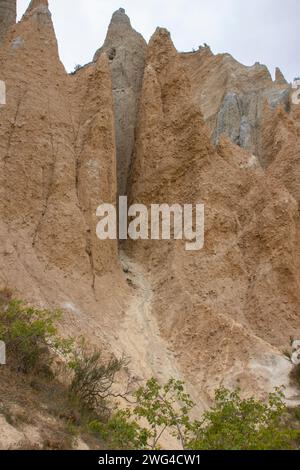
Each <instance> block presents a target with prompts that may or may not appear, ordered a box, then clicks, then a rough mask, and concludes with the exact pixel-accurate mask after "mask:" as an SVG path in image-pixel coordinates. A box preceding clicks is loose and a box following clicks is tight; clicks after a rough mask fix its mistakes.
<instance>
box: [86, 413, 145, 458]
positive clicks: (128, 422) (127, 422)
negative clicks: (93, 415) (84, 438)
mask: <svg viewBox="0 0 300 470" xmlns="http://www.w3.org/2000/svg"><path fill="white" fill-rule="evenodd" d="M89 430H90V431H91V432H92V433H93V434H95V435H97V436H99V437H100V438H101V439H103V440H104V441H105V442H106V444H107V446H108V447H109V448H110V449H113V450H144V449H148V440H149V438H150V432H149V430H148V429H146V428H143V427H141V426H140V425H139V424H138V423H137V422H136V421H135V420H134V419H132V414H131V412H130V411H129V410H126V411H118V412H117V413H116V414H115V415H114V416H112V418H111V419H109V420H108V422H106V423H102V422H100V421H97V420H95V421H92V422H91V423H89Z"/></svg>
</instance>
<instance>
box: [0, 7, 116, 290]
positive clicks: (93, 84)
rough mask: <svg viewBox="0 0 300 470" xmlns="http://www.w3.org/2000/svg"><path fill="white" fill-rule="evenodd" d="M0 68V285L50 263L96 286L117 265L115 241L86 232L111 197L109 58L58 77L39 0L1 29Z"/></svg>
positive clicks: (113, 184)
mask: <svg viewBox="0 0 300 470" xmlns="http://www.w3.org/2000/svg"><path fill="white" fill-rule="evenodd" d="M0 64H1V65H0V68H1V75H2V79H3V80H4V81H5V83H6V89H7V105H6V106H2V107H1V109H0V113H1V140H0V142H1V143H0V152H1V158H0V162H1V172H0V192H1V202H0V218H1V227H2V228H1V235H2V237H1V238H2V243H1V259H2V263H5V265H6V264H7V263H8V265H9V269H7V274H6V276H7V282H8V280H10V284H12V283H13V278H14V276H15V275H16V274H15V273H16V271H17V272H18V270H19V272H21V271H22V269H23V268H22V265H24V264H26V268H25V271H26V270H28V273H27V274H26V277H27V278H29V277H30V275H32V276H33V277H35V276H38V274H37V273H38V272H39V270H41V269H45V268H46V269H47V268H49V269H54V270H58V271H60V272H62V273H64V276H69V277H70V278H71V277H72V278H77V279H81V280H82V282H86V283H87V284H89V285H90V286H91V287H92V288H95V285H96V284H97V277H101V276H103V275H105V274H106V273H108V272H110V271H112V270H113V269H114V267H115V266H116V265H117V263H118V261H117V245H116V242H112V243H108V244H105V247H103V246H102V245H101V242H100V241H99V240H98V239H96V233H95V226H96V222H97V221H96V208H97V207H98V205H99V204H100V203H101V202H102V201H105V202H111V203H115V202H116V190H117V183H116V168H115V166H116V162H115V131H114V114H113V97H112V91H111V88H112V87H111V77H110V70H109V64H108V59H107V57H106V56H105V55H101V56H100V57H99V58H98V60H97V61H96V62H95V63H94V65H93V66H91V67H90V68H89V69H88V70H86V71H83V73H81V74H78V75H76V77H73V76H72V77H71V76H69V75H67V73H66V72H65V69H64V67H63V65H62V64H61V62H60V60H59V56H58V49H57V42H56V38H55V34H54V30H53V25H52V19H51V14H50V12H49V9H48V6H47V2H46V1H36V0H35V1H32V2H31V4H30V6H29V8H28V10H27V12H26V13H25V15H24V17H23V20H22V21H21V22H20V23H19V24H18V25H17V26H16V27H15V28H14V29H13V30H11V31H10V33H9V36H8V37H7V39H6V43H5V47H3V48H2V50H1V54H0ZM8 234H10V235H8ZM5 239H6V241H3V240H5ZM24 257H27V259H29V258H30V259H31V266H30V267H29V266H28V264H27V263H28V261H26V262H25V261H24V259H23V258H24ZM18 258H19V260H18ZM14 263H15V266H13V264H14ZM30 273H31V274H30ZM33 273H35V274H33ZM16 277H19V276H18V275H17V276H16ZM31 281H32V280H31ZM3 282H5V280H3ZM16 284H18V283H17V282H16ZM34 284H36V281H35V282H34ZM17 287H19V286H17ZM20 287H21V286H20ZM23 288H24V286H23Z"/></svg>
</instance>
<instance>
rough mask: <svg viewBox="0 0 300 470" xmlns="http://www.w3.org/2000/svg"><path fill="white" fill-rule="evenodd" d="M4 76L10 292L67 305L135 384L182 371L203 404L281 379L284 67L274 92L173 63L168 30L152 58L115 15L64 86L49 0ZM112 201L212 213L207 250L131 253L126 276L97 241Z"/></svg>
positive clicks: (286, 275)
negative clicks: (88, 59) (128, 367)
mask: <svg viewBox="0 0 300 470" xmlns="http://www.w3.org/2000/svg"><path fill="white" fill-rule="evenodd" d="M0 71H1V77H0V79H1V80H3V81H5V84H6V90H7V97H6V98H7V99H6V101H7V104H6V105H2V106H0V263H1V269H0V289H1V288H2V287H3V286H9V287H12V288H13V289H14V290H15V291H16V292H17V293H18V297H22V298H24V299H25V300H28V301H30V302H33V303H35V304H37V303H38V304H42V305H51V306H58V307H62V308H63V309H64V311H65V316H64V321H65V331H66V332H67V333H68V334H72V333H73V334H74V333H75V334H77V333H78V332H80V334H84V335H86V336H87V337H88V338H89V339H90V340H92V341H95V342H97V344H99V343H101V344H102V343H103V342H104V343H105V345H106V347H107V348H108V349H109V350H113V351H114V352H117V353H120V354H122V353H124V352H125V353H126V354H127V353H129V354H130V355H131V356H132V357H131V361H132V362H131V364H132V369H133V370H134V371H135V373H136V374H137V375H138V376H139V377H140V378H145V377H147V374H148V375H149V374H151V375H153V374H155V373H156V372H157V371H158V369H160V370H159V372H160V374H161V375H160V378H161V379H162V380H168V378H169V376H170V375H173V372H174V371H175V372H176V374H177V372H178V377H179V378H182V379H184V380H186V381H187V382H188V383H189V385H191V386H193V387H194V388H193V390H194V391H195V394H194V396H196V398H197V399H199V401H200V402H201V400H203V401H206V400H208V399H210V398H211V396H212V394H213V390H214V388H215V387H217V386H219V385H220V384H224V385H227V386H232V387H236V386H239V387H241V388H242V389H243V390H244V391H245V392H255V393H256V392H257V393H258V392H262V393H263V392H265V391H266V390H271V389H272V388H273V387H274V385H281V384H282V383H286V382H287V376H288V373H289V368H290V367H291V365H290V364H289V363H288V361H287V360H286V359H284V358H283V356H282V350H283V349H285V348H286V345H287V344H288V342H289V338H290V336H295V337H299V311H300V309H299V307H300V298H299V295H300V294H299V288H298V286H299V282H300V278H299V273H300V250H299V248H298V247H299V246H300V244H299V241H300V232H299V201H300V193H299V184H298V181H299V177H300V175H299V168H300V167H299V152H300V148H299V141H300V111H299V106H297V105H293V104H292V103H291V102H290V101H291V100H290V87H289V86H288V85H287V84H286V83H285V81H284V79H283V77H282V75H281V74H280V72H279V71H277V73H276V81H275V82H273V81H272V78H271V76H270V74H269V72H268V70H267V69H266V67H264V66H262V65H259V64H256V65H254V66H253V67H244V66H242V65H241V64H239V63H238V62H236V61H235V60H234V59H233V58H232V57H231V56H229V55H226V54H225V55H217V56H215V55H213V54H212V52H211V51H210V49H209V48H208V47H205V48H202V49H201V50H200V51H199V52H197V53H194V54H179V53H178V52H177V51H176V49H175V47H174V45H173V43H172V40H171V37H170V34H169V32H168V31H167V30H165V29H161V28H159V29H158V30H157V31H156V33H155V34H154V36H153V37H152V39H151V41H150V43H149V46H148V47H147V46H146V43H145V41H144V40H143V38H142V37H141V36H140V35H139V34H138V33H136V32H135V31H134V30H133V29H132V27H131V25H130V21H129V18H128V17H127V16H126V14H125V12H124V10H119V11H117V12H116V13H115V14H114V15H113V18H112V21H111V24H110V27H109V30H108V34H107V38H106V40H105V43H104V46H103V47H102V48H101V50H99V51H98V52H97V53H96V55H95V59H94V61H93V63H91V64H88V65H87V66H85V67H83V68H82V69H80V70H79V71H77V73H76V74H74V75H71V76H69V75H68V74H67V73H66V72H65V69H64V67H63V65H62V64H61V62H60V60H59V56H58V49H57V42H56V38H55V34H54V30H53V25H52V19H51V14H50V12H49V9H48V2H47V1H46V0H40V1H39V0H33V1H32V2H31V3H30V6H29V8H28V10H27V12H26V13H25V15H24V17H23V19H22V21H21V22H20V23H19V24H17V25H15V26H14V27H11V28H10V29H9V30H8V32H7V34H6V37H5V41H4V45H3V47H2V48H1V51H0ZM224 134H225V136H224ZM226 136H227V137H226ZM132 154H133V158H132ZM116 155H117V158H116ZM117 161H118V164H117V163H116V162H117ZM117 166H118V170H117ZM129 168H130V171H129ZM128 174H130V177H129V180H128ZM128 181H129V184H128ZM118 193H119V194H127V193H128V194H129V196H130V200H131V202H137V203H144V204H146V205H147V206H150V205H151V204H153V203H154V204H158V203H167V204H175V203H179V204H185V203H187V204H196V203H204V204H205V214H206V215H205V217H206V218H205V246H204V249H203V250H201V251H199V252H187V251H185V249H184V248H185V243H184V242H183V241H179V240H178V241H176V242H175V241H173V240H170V241H163V242H157V241H150V240H149V241H144V242H142V241H139V242H137V243H133V242H129V243H128V244H127V246H126V247H125V248H126V250H127V254H126V255H125V256H124V260H125V262H126V263H127V265H126V266H124V268H123V269H124V272H125V275H124V273H123V270H122V268H121V265H120V262H119V254H118V246H117V241H115V240H111V241H102V242H101V241H100V240H98V239H97V238H96V225H97V222H98V220H97V219H96V208H97V207H98V205H100V204H101V203H102V202H105V203H112V204H116V196H117V194H118ZM126 273H127V276H128V279H127V281H130V282H127V283H126ZM130 283H131V284H130ZM134 283H135V284H134ZM132 284H133V285H134V287H135V289H133V288H132ZM150 323H151V328H150V330H148V327H149V324H150ZM160 335H161V336H160ZM156 350H157V351H159V352H158V353H157V351H156ZM155 351H156V352H155ZM160 355H161V356H160ZM161 364H163V366H161Z"/></svg>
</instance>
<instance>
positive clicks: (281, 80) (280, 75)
mask: <svg viewBox="0 0 300 470" xmlns="http://www.w3.org/2000/svg"><path fill="white" fill-rule="evenodd" d="M275 82H276V83H278V84H279V85H287V81H286V79H285V76H284V75H283V73H282V72H281V70H280V68H279V67H276V70H275Z"/></svg>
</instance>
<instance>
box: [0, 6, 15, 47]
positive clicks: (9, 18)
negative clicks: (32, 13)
mask: <svg viewBox="0 0 300 470" xmlns="http://www.w3.org/2000/svg"><path fill="white" fill-rule="evenodd" d="M16 18H17V1H16V0H1V2H0V46H1V45H2V43H3V41H4V38H5V36H6V33H7V31H8V29H9V28H10V27H11V26H13V25H14V24H15V23H16Z"/></svg>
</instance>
